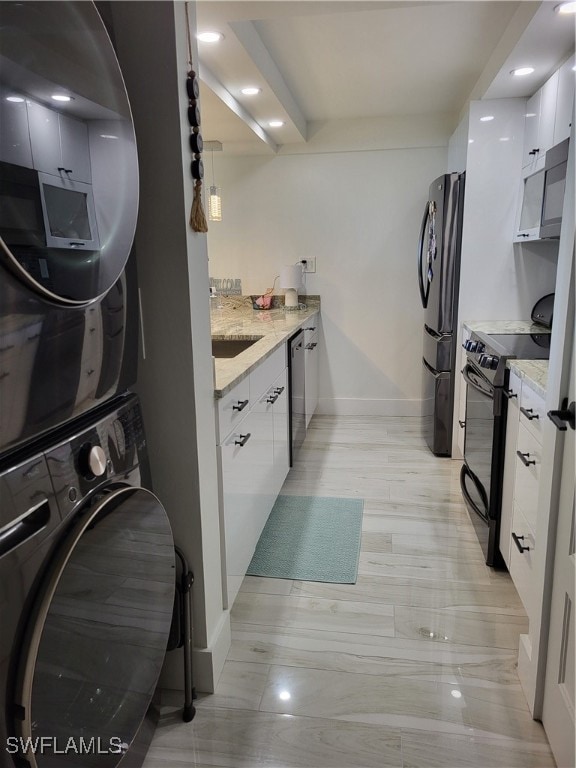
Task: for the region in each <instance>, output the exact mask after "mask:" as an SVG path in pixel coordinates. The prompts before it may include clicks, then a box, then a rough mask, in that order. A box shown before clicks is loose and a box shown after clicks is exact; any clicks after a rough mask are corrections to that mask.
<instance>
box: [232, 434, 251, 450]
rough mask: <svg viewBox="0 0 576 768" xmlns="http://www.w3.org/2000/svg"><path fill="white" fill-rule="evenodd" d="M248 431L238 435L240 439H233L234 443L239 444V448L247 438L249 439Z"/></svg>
mask: <svg viewBox="0 0 576 768" xmlns="http://www.w3.org/2000/svg"><path fill="white" fill-rule="evenodd" d="M250 434H251V433H250V432H247V433H246V434H245V435H238V437H239V438H240V440H234V445H239V446H240V448H244V446H245V445H246V443H247V442H248V440H250Z"/></svg>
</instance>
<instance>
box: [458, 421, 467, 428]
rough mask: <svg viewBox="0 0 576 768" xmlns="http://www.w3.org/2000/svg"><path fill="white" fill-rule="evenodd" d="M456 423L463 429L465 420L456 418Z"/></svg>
mask: <svg viewBox="0 0 576 768" xmlns="http://www.w3.org/2000/svg"><path fill="white" fill-rule="evenodd" d="M458 424H460V426H461V427H462V429H464V427H465V426H466V422H465V421H461V420H460V419H458Z"/></svg>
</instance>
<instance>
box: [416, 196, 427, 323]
mask: <svg viewBox="0 0 576 768" xmlns="http://www.w3.org/2000/svg"><path fill="white" fill-rule="evenodd" d="M429 216H430V203H429V202H428V203H426V207H425V208H424V216H423V217H422V226H421V227H420V239H419V241H418V288H419V289H420V298H421V300H422V306H423V307H424V309H426V307H427V306H428V294H429V293H430V283H429V282H428V283H427V286H426V288H424V281H423V280H422V266H423V264H422V259H423V258H424V236H425V234H426V226H427V224H428V217H429Z"/></svg>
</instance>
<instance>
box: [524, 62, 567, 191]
mask: <svg viewBox="0 0 576 768" xmlns="http://www.w3.org/2000/svg"><path fill="white" fill-rule="evenodd" d="M559 79H560V78H559V71H556V72H554V74H553V75H552V77H550V78H549V79H548V80H547V81H546V82H545V83H544V85H543V86H542V88H540V90H539V91H536V93H535V94H534V96H532V98H530V99H528V102H527V103H526V123H525V128H524V155H523V160H522V167H523V169H524V175H525V176H527V175H529V174H531V173H534V172H535V171H539V170H540V168H543V167H544V157H545V155H546V152H547V151H548V150H549V149H550V148H551V147H553V146H554V145H555V144H557V143H558V141H560V139H559V140H558V141H557V140H556V138H555V126H556V123H557V117H556V110H557V103H558V82H559ZM563 98H564V96H563ZM568 122H570V121H568ZM568 130H570V129H568Z"/></svg>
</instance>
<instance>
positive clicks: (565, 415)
mask: <svg viewBox="0 0 576 768" xmlns="http://www.w3.org/2000/svg"><path fill="white" fill-rule="evenodd" d="M548 418H549V419H550V421H551V422H552V424H554V426H555V427H556V429H559V430H560V432H566V430H567V429H568V426H566V425H569V426H570V429H574V428H575V426H576V403H573V402H572V403H570V405H568V398H567V397H565V398H564V400H563V401H562V408H561V409H560V410H559V411H548Z"/></svg>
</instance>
